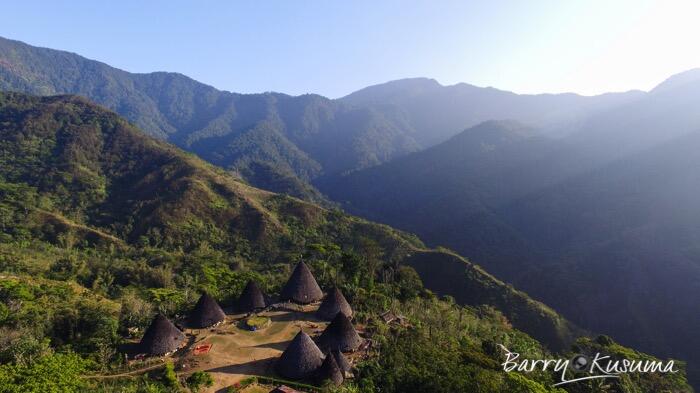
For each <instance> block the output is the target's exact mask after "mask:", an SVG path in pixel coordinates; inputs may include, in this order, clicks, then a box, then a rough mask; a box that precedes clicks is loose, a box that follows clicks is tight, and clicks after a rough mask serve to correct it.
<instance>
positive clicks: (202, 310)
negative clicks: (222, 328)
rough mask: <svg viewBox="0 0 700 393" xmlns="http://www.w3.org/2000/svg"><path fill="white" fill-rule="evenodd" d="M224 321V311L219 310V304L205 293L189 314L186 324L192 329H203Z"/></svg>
mask: <svg viewBox="0 0 700 393" xmlns="http://www.w3.org/2000/svg"><path fill="white" fill-rule="evenodd" d="M224 319H226V314H225V313H224V310H222V309H221V307H220V306H219V303H217V302H216V300H215V299H214V298H213V297H211V296H209V294H208V293H206V292H205V293H203V294H202V296H201V297H200V298H199V300H198V301H197V304H196V305H195V306H194V308H193V309H192V311H191V312H190V316H189V318H188V322H189V325H190V326H191V327H193V328H197V329H203V328H207V327H209V326H214V325H216V324H217V323H219V322H221V321H223V320H224Z"/></svg>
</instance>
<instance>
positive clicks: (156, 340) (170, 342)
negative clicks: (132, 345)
mask: <svg viewBox="0 0 700 393" xmlns="http://www.w3.org/2000/svg"><path fill="white" fill-rule="evenodd" d="M184 339H185V335H184V334H183V333H182V332H181V331H180V330H178V328H176V327H175V325H173V324H172V322H170V321H169V320H168V318H166V317H165V316H164V315H162V314H158V315H156V317H155V318H153V322H151V326H149V327H148V329H146V333H145V334H144V335H143V338H142V339H141V343H140V344H139V348H140V350H141V352H143V353H147V354H149V355H165V354H168V353H171V352H173V351H175V350H176V349H178V348H179V347H180V344H181V343H182V341H183V340H184Z"/></svg>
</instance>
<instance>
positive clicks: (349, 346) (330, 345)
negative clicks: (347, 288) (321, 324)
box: [318, 312, 362, 352]
mask: <svg viewBox="0 0 700 393" xmlns="http://www.w3.org/2000/svg"><path fill="white" fill-rule="evenodd" d="M318 342H319V345H320V346H321V348H323V349H324V350H334V349H337V350H340V351H343V352H348V351H354V350H356V349H357V348H358V347H359V346H360V344H362V338H360V335H359V334H357V331H356V330H355V327H354V326H352V323H351V322H350V320H349V319H348V317H346V316H345V314H343V313H342V312H339V313H338V315H336V316H335V318H333V320H332V321H331V323H330V324H329V325H328V326H327V327H326V330H324V331H323V333H321V337H319V339H318Z"/></svg>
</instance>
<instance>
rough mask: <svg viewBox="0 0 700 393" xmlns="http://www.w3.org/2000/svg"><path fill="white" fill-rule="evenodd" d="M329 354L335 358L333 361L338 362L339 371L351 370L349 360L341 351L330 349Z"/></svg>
mask: <svg viewBox="0 0 700 393" xmlns="http://www.w3.org/2000/svg"><path fill="white" fill-rule="evenodd" d="M331 355H333V357H334V358H335V362H336V363H338V367H339V368H340V371H342V372H343V373H347V372H350V370H352V366H351V365H350V362H349V361H348V359H347V358H346V357H345V355H343V353H342V352H340V351H339V350H337V349H334V350H332V351H331Z"/></svg>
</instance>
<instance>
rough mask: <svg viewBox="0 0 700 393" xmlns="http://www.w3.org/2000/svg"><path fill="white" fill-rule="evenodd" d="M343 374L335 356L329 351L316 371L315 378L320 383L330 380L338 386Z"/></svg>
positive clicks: (341, 381)
mask: <svg viewBox="0 0 700 393" xmlns="http://www.w3.org/2000/svg"><path fill="white" fill-rule="evenodd" d="M343 374H344V373H343V371H341V370H340V367H338V363H336V361H335V357H333V355H331V354H330V353H329V354H327V355H326V358H325V359H324V360H323V363H322V364H321V367H319V369H318V371H316V379H317V380H318V381H319V382H321V383H322V382H324V381H327V380H330V381H331V382H332V383H333V385H335V386H340V384H342V383H343V380H344V379H345V378H344V377H343Z"/></svg>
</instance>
